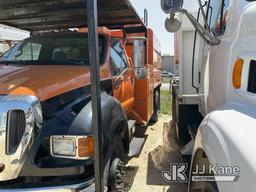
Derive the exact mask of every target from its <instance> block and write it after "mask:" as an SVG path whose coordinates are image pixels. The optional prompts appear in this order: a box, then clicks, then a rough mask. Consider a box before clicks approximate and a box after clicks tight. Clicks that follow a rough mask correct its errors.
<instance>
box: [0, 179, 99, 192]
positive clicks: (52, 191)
mask: <svg viewBox="0 0 256 192" xmlns="http://www.w3.org/2000/svg"><path fill="white" fill-rule="evenodd" d="M22 191H24V192H77V191H80V192H95V186H94V182H93V180H91V181H87V182H84V183H79V184H74V185H64V186H57V187H41V188H31V189H0V192H22Z"/></svg>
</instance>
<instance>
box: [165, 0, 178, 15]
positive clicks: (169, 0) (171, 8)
mask: <svg viewBox="0 0 256 192" xmlns="http://www.w3.org/2000/svg"><path fill="white" fill-rule="evenodd" d="M182 6H183V0H161V8H162V10H163V11H164V12H165V13H167V14H169V13H175V12H180V11H181V9H182Z"/></svg>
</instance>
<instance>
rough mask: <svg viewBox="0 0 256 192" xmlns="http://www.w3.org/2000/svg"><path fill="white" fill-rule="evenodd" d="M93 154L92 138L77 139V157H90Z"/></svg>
mask: <svg viewBox="0 0 256 192" xmlns="http://www.w3.org/2000/svg"><path fill="white" fill-rule="evenodd" d="M93 153H94V150H93V137H87V138H80V139H78V156H79V157H81V158H83V157H92V156H93Z"/></svg>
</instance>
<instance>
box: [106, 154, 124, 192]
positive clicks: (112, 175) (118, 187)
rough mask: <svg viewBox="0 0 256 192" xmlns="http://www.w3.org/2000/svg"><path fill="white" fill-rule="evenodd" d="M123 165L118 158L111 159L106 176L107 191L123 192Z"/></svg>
mask: <svg viewBox="0 0 256 192" xmlns="http://www.w3.org/2000/svg"><path fill="white" fill-rule="evenodd" d="M124 166H125V165H124V163H123V162H122V161H121V160H120V159H119V158H113V160H112V161H111V165H110V169H109V175H108V191H109V192H123V191H124V189H125V182H124Z"/></svg>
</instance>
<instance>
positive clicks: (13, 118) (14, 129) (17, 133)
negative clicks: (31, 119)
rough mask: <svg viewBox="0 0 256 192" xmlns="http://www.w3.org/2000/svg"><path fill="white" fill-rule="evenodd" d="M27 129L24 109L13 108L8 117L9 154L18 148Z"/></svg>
mask: <svg viewBox="0 0 256 192" xmlns="http://www.w3.org/2000/svg"><path fill="white" fill-rule="evenodd" d="M25 129H26V117H25V113H24V111H22V110H13V111H10V112H9V113H8V117H7V139H6V141H7V145H6V146H7V154H13V153H15V151H16V150H17V148H18V146H19V144H20V141H21V139H22V137H23V135H24V132H25Z"/></svg>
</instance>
